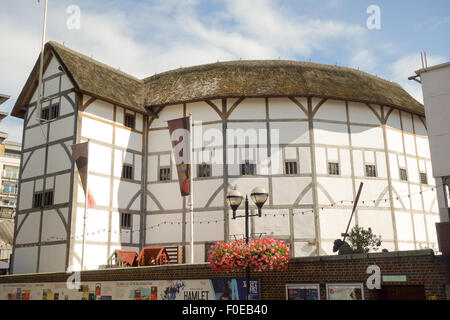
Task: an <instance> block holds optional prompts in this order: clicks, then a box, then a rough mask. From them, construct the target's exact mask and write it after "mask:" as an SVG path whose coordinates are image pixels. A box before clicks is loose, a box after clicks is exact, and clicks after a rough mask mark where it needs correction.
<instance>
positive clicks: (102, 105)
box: [83, 95, 114, 122]
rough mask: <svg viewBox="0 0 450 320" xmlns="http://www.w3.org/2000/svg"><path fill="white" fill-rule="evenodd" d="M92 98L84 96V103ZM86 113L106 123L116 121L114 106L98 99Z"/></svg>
mask: <svg viewBox="0 0 450 320" xmlns="http://www.w3.org/2000/svg"><path fill="white" fill-rule="evenodd" d="M90 98H91V97H89V96H86V95H85V96H83V102H87V101H88V100H89V99H90ZM84 113H86V114H89V115H92V116H94V117H97V118H100V119H102V120H106V121H111V122H113V121H114V105H113V104H111V103H108V102H106V101H103V100H100V99H97V100H95V101H94V102H92V103H91V104H90V105H89V106H88V107H87V108H86V109H85V110H84Z"/></svg>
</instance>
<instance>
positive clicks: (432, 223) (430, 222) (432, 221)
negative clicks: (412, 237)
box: [426, 214, 440, 243]
mask: <svg viewBox="0 0 450 320" xmlns="http://www.w3.org/2000/svg"><path fill="white" fill-rule="evenodd" d="M426 219H427V231H428V239H429V241H430V242H434V243H437V235H436V223H438V222H440V219H439V215H438V214H427V215H426Z"/></svg>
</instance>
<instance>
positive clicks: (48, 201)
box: [44, 190, 53, 206]
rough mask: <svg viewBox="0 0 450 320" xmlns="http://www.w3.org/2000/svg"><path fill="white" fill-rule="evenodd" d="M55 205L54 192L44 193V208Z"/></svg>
mask: <svg viewBox="0 0 450 320" xmlns="http://www.w3.org/2000/svg"><path fill="white" fill-rule="evenodd" d="M52 204H53V190H51V191H45V192H44V206H51V205H52Z"/></svg>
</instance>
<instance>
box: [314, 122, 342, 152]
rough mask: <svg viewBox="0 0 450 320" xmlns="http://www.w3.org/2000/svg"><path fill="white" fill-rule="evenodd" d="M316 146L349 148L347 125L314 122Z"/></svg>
mask: <svg viewBox="0 0 450 320" xmlns="http://www.w3.org/2000/svg"><path fill="white" fill-rule="evenodd" d="M314 140H315V143H316V144H328V145H338V146H348V133H347V125H345V124H339V123H338V124H336V123H328V122H317V121H316V122H314Z"/></svg>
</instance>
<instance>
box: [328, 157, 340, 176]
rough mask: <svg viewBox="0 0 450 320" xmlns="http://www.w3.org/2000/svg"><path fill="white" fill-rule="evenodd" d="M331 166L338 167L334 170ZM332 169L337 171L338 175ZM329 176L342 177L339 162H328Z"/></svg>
mask: <svg viewBox="0 0 450 320" xmlns="http://www.w3.org/2000/svg"><path fill="white" fill-rule="evenodd" d="M331 165H336V167H335V168H332V167H331ZM332 169H336V172H337V173H333V170H332ZM327 171H328V175H329V176H340V175H341V168H340V164H339V162H336V161H328V170H327Z"/></svg>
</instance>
